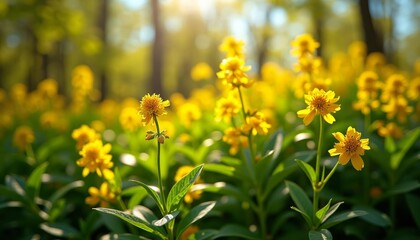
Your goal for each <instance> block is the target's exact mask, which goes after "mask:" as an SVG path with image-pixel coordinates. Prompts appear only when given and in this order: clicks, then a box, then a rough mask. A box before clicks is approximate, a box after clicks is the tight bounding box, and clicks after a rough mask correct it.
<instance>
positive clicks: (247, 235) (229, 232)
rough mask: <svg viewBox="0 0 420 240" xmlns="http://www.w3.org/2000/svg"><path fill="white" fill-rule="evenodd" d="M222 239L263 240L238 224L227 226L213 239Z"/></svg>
mask: <svg viewBox="0 0 420 240" xmlns="http://www.w3.org/2000/svg"><path fill="white" fill-rule="evenodd" d="M221 237H239V238H241V239H251V240H260V239H261V238H260V237H259V236H258V235H257V234H256V233H253V232H250V231H249V230H248V229H246V228H245V227H242V226H240V225H236V224H227V225H225V226H224V227H222V228H221V229H220V230H219V232H218V233H217V234H216V235H215V236H214V237H213V239H217V238H221Z"/></svg>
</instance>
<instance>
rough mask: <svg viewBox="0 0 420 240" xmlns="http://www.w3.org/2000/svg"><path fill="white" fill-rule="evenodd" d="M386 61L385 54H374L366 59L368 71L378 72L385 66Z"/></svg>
mask: <svg viewBox="0 0 420 240" xmlns="http://www.w3.org/2000/svg"><path fill="white" fill-rule="evenodd" d="M385 64H386V60H385V56H384V54H383V53H380V52H373V53H370V54H369V55H368V56H367V57H366V69H368V70H372V71H378V70H380V69H381V68H382V67H383V66H385Z"/></svg>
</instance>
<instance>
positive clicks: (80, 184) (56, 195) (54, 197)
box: [49, 180, 84, 202]
mask: <svg viewBox="0 0 420 240" xmlns="http://www.w3.org/2000/svg"><path fill="white" fill-rule="evenodd" d="M83 185H84V182H83V181H82V180H79V181H74V182H71V183H69V184H67V185H66V186H64V187H62V188H60V189H58V190H57V191H56V192H54V193H53V195H51V197H50V199H49V200H50V202H55V201H57V200H58V199H60V198H62V197H63V196H64V195H65V194H66V193H67V192H69V191H70V190H72V189H75V188H79V187H83Z"/></svg>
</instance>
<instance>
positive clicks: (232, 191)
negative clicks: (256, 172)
mask: <svg viewBox="0 0 420 240" xmlns="http://www.w3.org/2000/svg"><path fill="white" fill-rule="evenodd" d="M193 189H194V190H203V191H206V192H211V193H217V194H220V195H227V196H232V197H235V198H236V199H238V200H240V201H248V196H247V195H246V194H245V193H244V192H243V191H241V189H239V188H238V187H237V186H235V185H231V184H227V183H225V182H216V183H214V184H203V183H200V184H195V185H194V186H193Z"/></svg>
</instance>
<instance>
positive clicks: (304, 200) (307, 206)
mask: <svg viewBox="0 0 420 240" xmlns="http://www.w3.org/2000/svg"><path fill="white" fill-rule="evenodd" d="M286 187H287V188H288V189H289V193H290V196H291V197H292V200H293V202H294V203H295V204H296V206H297V208H298V209H299V210H300V212H301V213H304V214H305V215H307V216H308V217H309V218H310V219H309V222H308V224H309V225H310V226H311V227H312V226H313V222H312V221H311V217H310V216H313V212H312V202H311V200H309V198H308V195H307V194H306V193H305V191H303V189H302V188H301V187H299V186H298V185H297V184H296V183H294V182H290V181H286ZM307 221H308V220H307Z"/></svg>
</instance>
